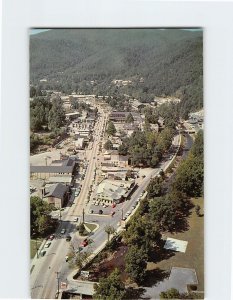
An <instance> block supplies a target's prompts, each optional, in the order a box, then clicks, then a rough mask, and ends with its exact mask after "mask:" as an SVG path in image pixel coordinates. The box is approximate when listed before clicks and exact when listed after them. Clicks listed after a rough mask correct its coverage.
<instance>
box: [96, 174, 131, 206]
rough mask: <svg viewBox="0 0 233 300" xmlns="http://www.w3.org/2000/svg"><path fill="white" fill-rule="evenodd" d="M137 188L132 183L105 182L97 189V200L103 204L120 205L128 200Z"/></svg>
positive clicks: (107, 180) (106, 180)
mask: <svg viewBox="0 0 233 300" xmlns="http://www.w3.org/2000/svg"><path fill="white" fill-rule="evenodd" d="M134 186H135V182H134V180H132V181H120V180H119V181H117V180H109V179H105V180H103V181H102V182H101V183H100V184H99V185H98V188H97V192H96V198H97V201H100V202H101V203H102V204H107V205H109V204H113V203H120V202H122V201H124V200H125V199H127V197H128V196H129V195H130V194H131V192H132V190H133V188H134Z"/></svg>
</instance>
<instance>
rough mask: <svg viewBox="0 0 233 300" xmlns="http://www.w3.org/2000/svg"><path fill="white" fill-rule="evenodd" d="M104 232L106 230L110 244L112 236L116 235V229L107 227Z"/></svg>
mask: <svg viewBox="0 0 233 300" xmlns="http://www.w3.org/2000/svg"><path fill="white" fill-rule="evenodd" d="M104 230H105V232H106V233H107V235H108V242H109V237H110V234H114V233H115V232H116V229H115V228H114V227H113V226H111V225H106V226H105V227H104Z"/></svg>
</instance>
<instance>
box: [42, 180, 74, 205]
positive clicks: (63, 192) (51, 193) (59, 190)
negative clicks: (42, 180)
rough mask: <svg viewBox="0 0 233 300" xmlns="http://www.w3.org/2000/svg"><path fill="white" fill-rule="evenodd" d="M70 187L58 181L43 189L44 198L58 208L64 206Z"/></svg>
mask: <svg viewBox="0 0 233 300" xmlns="http://www.w3.org/2000/svg"><path fill="white" fill-rule="evenodd" d="M68 195H69V187H68V186H66V185H64V184H62V183H57V184H53V185H51V186H49V187H48V188H47V189H46V188H44V189H43V190H42V196H43V199H45V200H46V201H47V202H48V203H49V204H53V205H54V206H55V207H56V208H62V207H63V205H64V203H65V202H66V201H67V200H68Z"/></svg>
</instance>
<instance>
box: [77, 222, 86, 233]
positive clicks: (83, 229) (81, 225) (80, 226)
mask: <svg viewBox="0 0 233 300" xmlns="http://www.w3.org/2000/svg"><path fill="white" fill-rule="evenodd" d="M78 232H79V234H80V235H83V234H84V232H85V226H84V224H83V223H81V224H80V225H79V227H78Z"/></svg>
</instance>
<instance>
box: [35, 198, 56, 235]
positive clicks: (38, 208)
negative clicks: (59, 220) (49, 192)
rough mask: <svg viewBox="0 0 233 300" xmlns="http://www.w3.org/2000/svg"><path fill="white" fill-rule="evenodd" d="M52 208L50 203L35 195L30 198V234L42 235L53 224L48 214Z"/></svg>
mask: <svg viewBox="0 0 233 300" xmlns="http://www.w3.org/2000/svg"><path fill="white" fill-rule="evenodd" d="M53 209H54V207H53V206H52V205H50V204H48V203H47V202H45V201H43V200H42V199H41V198H39V197H37V196H33V197H31V198H30V213H31V236H32V235H33V234H36V235H38V236H44V235H45V234H46V232H47V231H49V229H50V228H51V227H52V226H53V225H54V220H53V219H52V218H51V216H50V215H49V214H50V212H51V211H52V210H53Z"/></svg>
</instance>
